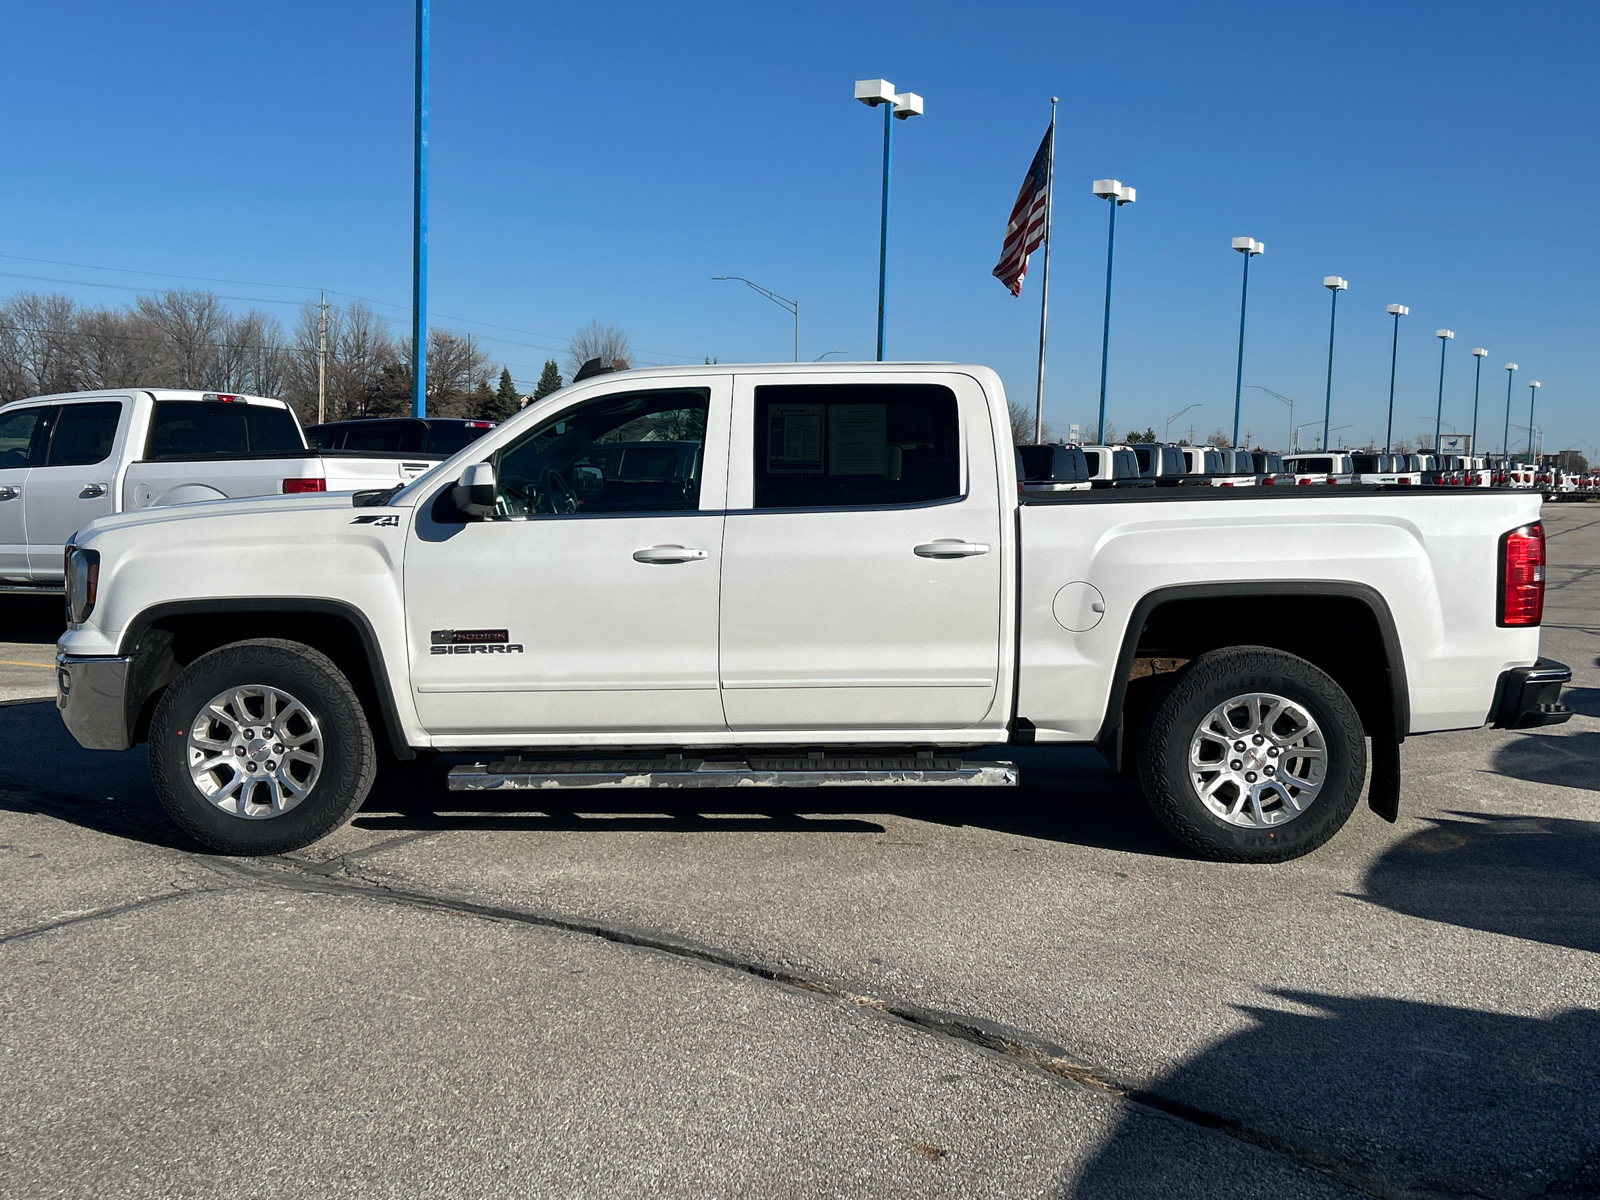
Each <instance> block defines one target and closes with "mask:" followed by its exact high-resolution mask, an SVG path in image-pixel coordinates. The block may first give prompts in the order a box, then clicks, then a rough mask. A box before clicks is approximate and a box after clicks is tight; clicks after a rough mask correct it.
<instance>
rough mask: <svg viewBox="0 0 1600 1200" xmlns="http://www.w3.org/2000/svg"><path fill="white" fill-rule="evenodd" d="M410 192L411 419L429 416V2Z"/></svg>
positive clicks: (420, 33)
mask: <svg viewBox="0 0 1600 1200" xmlns="http://www.w3.org/2000/svg"><path fill="white" fill-rule="evenodd" d="M413 116H414V120H413V125H412V133H413V135H414V144H413V158H412V175H413V178H412V192H411V415H412V416H414V417H417V418H422V417H426V416H427V415H428V0H417V80H416V108H415V111H414V114H413Z"/></svg>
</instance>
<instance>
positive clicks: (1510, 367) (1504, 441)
mask: <svg viewBox="0 0 1600 1200" xmlns="http://www.w3.org/2000/svg"><path fill="white" fill-rule="evenodd" d="M1516 377H1517V364H1516V363H1507V364H1506V431H1505V434H1504V436H1502V437H1501V439H1500V465H1501V466H1502V467H1503V466H1505V465H1506V464H1507V463H1509V462H1510V461H1511V381H1512V380H1513V379H1515V378H1516Z"/></svg>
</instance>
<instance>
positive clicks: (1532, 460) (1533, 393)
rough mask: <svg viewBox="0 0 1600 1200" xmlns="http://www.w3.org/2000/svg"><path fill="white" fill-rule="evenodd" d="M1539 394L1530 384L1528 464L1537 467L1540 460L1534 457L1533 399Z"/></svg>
mask: <svg viewBox="0 0 1600 1200" xmlns="http://www.w3.org/2000/svg"><path fill="white" fill-rule="evenodd" d="M1538 394H1539V389H1538V388H1536V387H1534V386H1533V385H1532V384H1529V385H1528V464H1529V465H1530V466H1534V467H1537V466H1538V465H1539V462H1538V460H1537V459H1535V458H1534V457H1533V400H1534V397H1535V396H1537V395H1538Z"/></svg>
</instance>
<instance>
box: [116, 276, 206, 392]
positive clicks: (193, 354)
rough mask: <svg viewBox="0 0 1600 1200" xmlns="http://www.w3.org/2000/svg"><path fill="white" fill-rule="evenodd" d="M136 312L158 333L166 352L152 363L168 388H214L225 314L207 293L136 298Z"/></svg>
mask: <svg viewBox="0 0 1600 1200" xmlns="http://www.w3.org/2000/svg"><path fill="white" fill-rule="evenodd" d="M135 311H136V312H137V313H138V315H139V316H140V317H142V318H143V319H144V320H146V321H148V322H149V323H150V324H151V325H153V326H154V327H155V328H156V329H158V330H160V332H161V340H162V342H163V343H164V345H163V349H164V350H165V353H164V354H163V355H162V358H161V361H159V362H157V363H156V364H154V366H155V367H156V369H157V370H158V371H159V372H160V373H161V374H163V375H164V376H166V378H165V380H163V382H165V384H166V386H167V387H180V388H204V387H211V386H215V383H214V381H213V380H210V379H208V378H207V376H208V375H209V374H210V372H211V370H212V368H213V366H214V362H215V356H216V353H217V347H218V346H219V345H220V344H221V342H222V333H223V327H224V323H225V321H226V320H227V313H226V312H225V311H224V310H223V307H222V305H221V303H220V302H219V301H218V300H217V298H216V296H214V295H212V294H211V293H210V292H199V291H190V290H189V289H187V288H173V289H171V290H169V291H166V292H163V293H161V295H159V296H141V297H139V300H138V303H137V307H136V309H135Z"/></svg>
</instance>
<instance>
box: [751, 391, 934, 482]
mask: <svg viewBox="0 0 1600 1200" xmlns="http://www.w3.org/2000/svg"><path fill="white" fill-rule="evenodd" d="M755 402H756V403H755V506H756V507H757V508H841V507H843V508H854V507H862V506H874V507H875V506H879V505H886V504H925V503H929V502H932V501H936V500H950V499H956V498H959V497H960V495H961V424H960V420H959V418H958V416H957V410H956V395H955V393H954V392H952V391H951V390H950V389H949V388H947V387H943V386H940V385H938V384H926V383H871V384H839V383H830V384H774V385H771V386H767V387H758V388H756V394H755Z"/></svg>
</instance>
